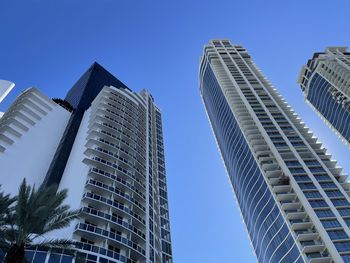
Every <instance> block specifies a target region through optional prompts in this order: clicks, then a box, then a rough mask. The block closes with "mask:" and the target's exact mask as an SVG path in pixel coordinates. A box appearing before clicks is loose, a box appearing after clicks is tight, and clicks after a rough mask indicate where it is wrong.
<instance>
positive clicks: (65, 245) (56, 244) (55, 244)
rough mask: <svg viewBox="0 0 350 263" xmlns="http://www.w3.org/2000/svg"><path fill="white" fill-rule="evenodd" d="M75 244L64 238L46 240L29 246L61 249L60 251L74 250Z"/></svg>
mask: <svg viewBox="0 0 350 263" xmlns="http://www.w3.org/2000/svg"><path fill="white" fill-rule="evenodd" d="M76 244H77V242H76V241H73V240H69V239H64V238H62V239H61V238H53V239H46V240H43V241H41V242H37V243H35V244H31V246H39V247H46V248H61V249H70V248H71V249H72V248H74V245H76Z"/></svg>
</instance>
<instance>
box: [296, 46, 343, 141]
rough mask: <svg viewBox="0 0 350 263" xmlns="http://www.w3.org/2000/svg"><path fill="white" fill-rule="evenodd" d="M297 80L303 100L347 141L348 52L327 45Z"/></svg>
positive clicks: (316, 54)
mask: <svg viewBox="0 0 350 263" xmlns="http://www.w3.org/2000/svg"><path fill="white" fill-rule="evenodd" d="M298 83H299V84H300V86H301V89H302V91H303V93H304V96H305V100H306V101H307V102H308V104H309V105H310V106H311V107H312V108H313V109H314V110H315V111H316V112H317V114H318V115H319V116H320V117H321V118H322V119H323V120H324V121H325V122H326V124H327V125H328V126H330V127H331V128H332V130H334V131H335V132H336V134H337V135H338V136H339V137H340V138H341V139H342V140H343V141H344V142H345V143H346V144H347V145H348V146H349V145H350V144H349V143H350V53H349V52H348V51H347V48H345V47H329V48H326V50H325V52H323V53H315V54H314V55H313V57H312V58H311V59H310V60H309V61H308V62H307V64H306V65H304V66H303V67H302V69H301V72H300V75H299V78H298Z"/></svg>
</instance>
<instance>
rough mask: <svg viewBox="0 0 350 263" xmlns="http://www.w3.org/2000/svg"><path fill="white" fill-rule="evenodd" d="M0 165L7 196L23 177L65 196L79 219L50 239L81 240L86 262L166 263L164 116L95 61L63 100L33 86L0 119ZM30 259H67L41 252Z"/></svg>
mask: <svg viewBox="0 0 350 263" xmlns="http://www.w3.org/2000/svg"><path fill="white" fill-rule="evenodd" d="M36 145H38V147H36ZM23 155H30V156H29V157H28V158H29V160H28V161H26V160H25V158H24V156H23ZM22 158H23V159H24V160H23V165H22V166H16V162H17V163H18V161H19V160H21V161H22ZM0 166H1V167H2V173H1V175H0V177H1V183H2V188H3V189H4V190H5V191H6V192H8V191H11V192H13V193H15V192H16V189H17V188H18V185H19V182H20V181H21V180H22V178H23V177H24V176H26V177H27V179H28V181H29V182H30V183H36V184H39V183H41V182H44V183H45V184H46V185H51V184H53V183H55V184H58V185H59V188H60V189H68V198H67V200H66V201H67V204H69V205H70V206H71V208H73V209H79V208H80V209H82V211H83V216H82V218H81V219H80V220H78V221H77V222H75V223H74V224H73V225H71V226H70V227H69V228H66V229H64V230H62V231H58V232H57V233H54V234H53V235H54V236H55V237H64V238H73V239H74V240H76V241H78V242H80V243H79V245H78V249H79V252H80V253H79V258H80V259H82V260H83V262H91V263H92V262H103V263H104V262H109V263H113V262H118V263H119V262H123V263H146V262H147V263H148V262H149V263H150V262H154V263H171V262H172V252H171V239H170V226H169V208H168V200H167V184H166V175H165V163H164V146H163V134H162V120H161V111H160V109H159V108H158V107H157V106H156V105H155V103H154V99H153V97H152V96H151V95H150V94H149V93H148V92H147V91H145V90H143V91H141V92H140V93H135V92H132V91H131V90H130V89H129V88H128V87H127V86H126V85H124V84H123V83H122V82H120V81H119V80H118V79H117V78H115V77H114V76H113V75H111V74H110V73H109V72H108V71H106V70H105V69H104V68H103V67H101V66H100V65H99V64H97V63H94V64H93V65H92V66H91V67H90V69H89V70H88V71H87V72H86V73H85V74H84V75H83V76H82V77H81V78H80V79H79V80H78V82H77V83H76V84H75V85H74V86H73V88H72V89H71V90H70V91H69V92H68V94H67V96H66V98H65V99H64V100H62V99H53V100H51V99H49V98H48V97H46V96H45V95H43V94H42V93H41V92H40V91H38V90H36V89H34V88H31V89H28V90H27V91H25V92H23V93H22V94H21V95H20V96H19V97H18V98H17V99H16V101H15V102H14V103H13V104H12V106H11V107H10V108H9V109H8V111H7V112H6V113H5V115H4V117H3V118H2V119H1V120H0ZM16 174H17V177H16V178H15V179H13V180H4V179H6V177H8V176H15V175H16ZM27 257H28V258H29V261H32V262H35V263H40V262H47V261H45V259H46V258H47V259H46V260H48V258H49V257H51V258H50V261H49V262H51V260H53V261H52V262H61V261H54V260H57V258H58V260H61V259H60V258H62V262H65V263H66V262H71V261H72V259H71V258H70V257H68V256H66V255H64V254H55V253H53V252H52V253H51V254H50V253H49V254H48V253H46V252H45V251H44V252H43V251H41V250H40V249H39V250H38V249H36V250H33V251H27Z"/></svg>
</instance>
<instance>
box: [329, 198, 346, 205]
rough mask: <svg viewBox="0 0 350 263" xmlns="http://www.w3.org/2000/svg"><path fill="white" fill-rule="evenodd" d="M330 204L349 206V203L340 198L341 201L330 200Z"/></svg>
mask: <svg viewBox="0 0 350 263" xmlns="http://www.w3.org/2000/svg"><path fill="white" fill-rule="evenodd" d="M332 203H333V204H334V205H335V206H347V205H350V204H349V202H348V201H347V200H346V199H345V198H342V199H334V200H332Z"/></svg>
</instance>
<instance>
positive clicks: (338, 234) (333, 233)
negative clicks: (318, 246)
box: [327, 230, 348, 240]
mask: <svg viewBox="0 0 350 263" xmlns="http://www.w3.org/2000/svg"><path fill="white" fill-rule="evenodd" d="M327 233H328V235H329V237H330V238H331V239H332V240H337V239H347V238H348V235H347V234H346V233H345V231H344V230H329V231H327Z"/></svg>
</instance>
